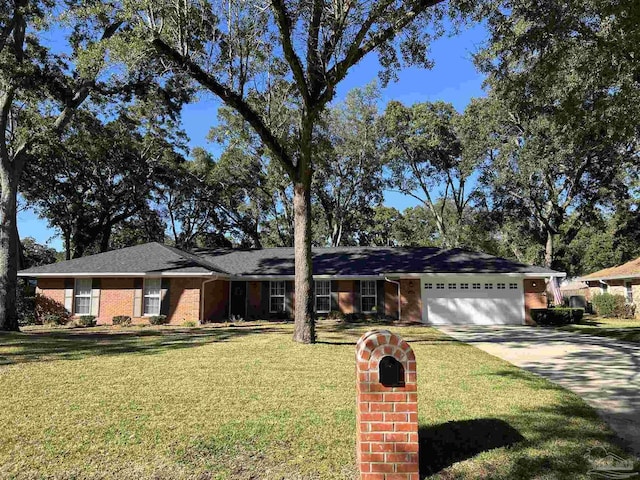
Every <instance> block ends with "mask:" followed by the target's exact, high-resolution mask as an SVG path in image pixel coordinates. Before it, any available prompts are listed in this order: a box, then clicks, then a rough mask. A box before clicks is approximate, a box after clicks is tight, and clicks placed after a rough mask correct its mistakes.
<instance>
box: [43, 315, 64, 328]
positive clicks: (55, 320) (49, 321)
mask: <svg viewBox="0 0 640 480" xmlns="http://www.w3.org/2000/svg"><path fill="white" fill-rule="evenodd" d="M68 321H69V316H68V315H58V314H55V313H48V314H46V315H45V316H44V317H42V323H43V324H45V325H66V324H67V322H68Z"/></svg>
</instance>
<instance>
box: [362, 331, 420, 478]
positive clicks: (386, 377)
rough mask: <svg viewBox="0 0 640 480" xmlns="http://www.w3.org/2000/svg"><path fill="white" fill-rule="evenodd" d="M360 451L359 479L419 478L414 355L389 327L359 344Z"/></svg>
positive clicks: (364, 336) (365, 337) (372, 332)
mask: <svg viewBox="0 0 640 480" xmlns="http://www.w3.org/2000/svg"><path fill="white" fill-rule="evenodd" d="M356 392H357V399H356V408H357V413H356V423H357V425H356V432H357V433H356V434H357V437H356V449H357V450H356V451H357V458H358V467H359V470H360V478H361V480H418V475H419V471H418V394H417V386H416V357H415V355H414V353H413V350H412V349H411V347H410V346H409V344H408V343H407V342H405V341H404V340H403V339H402V338H401V337H399V336H398V335H396V334H394V333H391V332H389V331H388V330H374V331H371V332H367V333H365V334H364V335H363V336H362V337H361V338H360V340H358V343H357V345H356Z"/></svg>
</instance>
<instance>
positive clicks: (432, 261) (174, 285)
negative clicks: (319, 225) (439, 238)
mask: <svg viewBox="0 0 640 480" xmlns="http://www.w3.org/2000/svg"><path fill="white" fill-rule="evenodd" d="M293 257H294V252H293V249H292V248H265V249H252V250H242V249H200V250H195V251H193V252H185V251H182V250H179V249H177V248H173V247H169V246H166V245H162V244H160V243H147V244H143V245H138V246H134V247H128V248H122V249H120V250H114V251H110V252H106V253H99V254H96V255H91V256H87V257H82V258H77V259H73V260H68V261H64V262H59V263H54V264H51V265H45V266H41V267H35V268H29V269H27V270H22V271H21V272H19V275H20V276H21V277H29V278H35V279H36V280H37V292H38V293H39V294H41V295H43V296H45V297H48V298H49V299H50V300H53V301H55V302H59V303H60V304H61V305H64V307H65V308H66V309H67V310H68V311H69V312H70V313H71V314H72V315H74V316H80V315H94V316H95V317H96V318H97V321H98V324H110V323H111V321H112V318H113V317H114V316H117V315H128V316H130V317H132V319H133V322H134V323H146V322H147V319H148V318H146V317H150V316H153V315H166V316H167V318H168V320H169V322H170V323H172V324H181V323H182V322H185V321H189V320H190V321H194V320H196V321H200V322H209V321H224V320H228V319H237V318H243V319H247V320H251V319H262V320H266V319H283V318H291V317H292V315H293V311H294V309H295V291H294V282H293V280H294V260H293ZM313 272H314V276H313V277H314V286H313V289H314V297H315V298H314V304H315V309H316V312H317V315H318V316H324V315H327V314H328V313H329V312H331V311H340V312H342V313H343V314H358V315H381V316H385V317H387V318H390V319H399V320H401V321H403V322H422V323H427V324H435V325H442V324H445V325H446V324H477V325H493V324H496V325H503V324H514V325H524V324H528V323H531V322H532V320H531V316H530V311H531V309H534V308H545V307H546V306H547V298H546V285H547V282H548V281H549V280H550V279H551V278H552V277H562V276H564V273H561V272H557V271H554V270H550V269H546V268H541V267H536V266H531V265H525V264H522V263H517V262H514V261H511V260H507V259H504V258H499V257H494V256H491V255H487V254H484V253H477V252H471V251H467V250H463V249H458V248H455V249H451V250H443V249H439V248H431V247H415V248H409V247H336V248H314V249H313Z"/></svg>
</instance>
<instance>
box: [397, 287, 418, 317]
mask: <svg viewBox="0 0 640 480" xmlns="http://www.w3.org/2000/svg"><path fill="white" fill-rule="evenodd" d="M400 303H401V309H400V310H401V312H402V318H401V320H402V321H403V322H421V321H422V292H421V291H420V279H419V278H402V279H400Z"/></svg>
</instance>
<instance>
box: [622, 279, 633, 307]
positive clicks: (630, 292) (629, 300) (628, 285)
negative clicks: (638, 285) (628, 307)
mask: <svg viewBox="0 0 640 480" xmlns="http://www.w3.org/2000/svg"><path fill="white" fill-rule="evenodd" d="M624 286H625V289H626V291H627V303H633V288H632V286H631V282H626V283H625V284H624Z"/></svg>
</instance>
